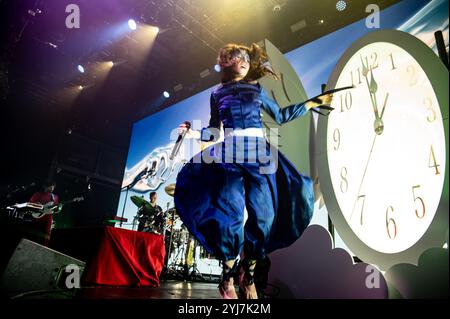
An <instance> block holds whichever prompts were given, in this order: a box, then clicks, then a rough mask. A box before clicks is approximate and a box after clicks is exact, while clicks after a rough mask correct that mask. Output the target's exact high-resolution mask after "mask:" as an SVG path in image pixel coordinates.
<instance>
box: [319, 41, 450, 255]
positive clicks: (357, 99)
mask: <svg viewBox="0 0 450 319" xmlns="http://www.w3.org/2000/svg"><path fill="white" fill-rule="evenodd" d="M363 65H364V66H363ZM352 84H353V85H354V86H355V88H354V89H351V90H347V91H342V92H339V93H337V94H336V95H335V98H334V100H333V103H332V105H331V106H332V107H334V108H335V110H334V111H333V112H331V114H330V115H329V118H328V125H327V155H328V166H329V167H328V168H329V173H330V177H331V182H332V185H333V190H334V193H335V197H336V199H337V203H338V205H339V208H340V211H341V212H342V214H343V215H344V218H345V220H346V221H347V223H348V225H349V226H350V228H351V230H352V231H353V232H354V233H355V234H356V236H358V238H359V239H360V240H362V241H363V242H364V243H365V244H366V245H367V246H369V247H370V248H372V249H374V250H376V251H379V252H382V253H388V254H389V253H398V252H401V251H404V250H406V249H408V248H409V247H411V246H412V245H414V244H415V243H416V242H417V241H418V240H419V239H420V238H421V237H422V236H423V235H424V233H425V232H426V230H427V228H428V227H429V226H430V224H431V222H432V220H433V217H434V214H435V212H436V209H437V207H438V204H439V201H440V198H441V194H442V188H443V183H444V176H445V173H446V172H445V167H446V163H445V161H446V156H445V154H446V153H445V133H444V127H443V123H442V115H441V111H440V107H439V104H438V100H437V98H436V95H435V92H434V90H433V87H432V85H431V83H430V81H429V79H428V78H427V76H426V74H425V72H424V70H423V69H422V67H421V66H420V65H419V63H418V62H417V61H416V60H415V59H414V58H413V57H412V56H411V55H410V54H409V53H408V52H407V51H405V50H404V49H402V48H400V47H399V46H396V45H394V44H391V43H388V42H375V43H372V44H369V45H367V46H365V47H363V48H361V49H360V50H359V51H357V52H356V53H355V54H354V55H353V56H352V57H351V58H350V59H349V60H348V62H347V64H346V65H345V67H344V68H343V70H342V71H341V73H340V75H339V77H338V80H337V83H336V85H335V87H344V86H349V85H352ZM371 92H372V93H371Z"/></svg>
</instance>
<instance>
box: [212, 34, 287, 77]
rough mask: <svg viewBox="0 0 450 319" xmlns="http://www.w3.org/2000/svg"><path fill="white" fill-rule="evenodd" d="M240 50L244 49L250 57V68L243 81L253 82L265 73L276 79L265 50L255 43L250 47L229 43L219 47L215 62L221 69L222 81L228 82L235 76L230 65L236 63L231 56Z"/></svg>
mask: <svg viewBox="0 0 450 319" xmlns="http://www.w3.org/2000/svg"><path fill="white" fill-rule="evenodd" d="M241 50H244V51H246V52H247V53H248V55H249V57H250V68H249V71H248V73H247V75H246V76H245V78H244V79H243V80H244V81H246V82H254V81H256V80H258V79H259V78H262V77H263V76H266V75H271V76H273V77H274V78H275V79H278V76H277V75H276V74H275V72H274V71H273V70H272V69H271V68H270V64H269V59H268V57H267V54H266V52H265V51H264V50H263V49H262V48H261V47H259V46H258V45H257V44H256V43H253V44H252V45H251V47H248V46H245V45H240V44H235V43H230V44H227V45H225V46H224V47H222V48H221V49H220V51H219V56H218V57H217V63H218V64H219V66H220V68H221V71H222V78H221V81H222V83H225V82H228V81H230V80H232V79H233V78H234V77H235V76H236V74H235V73H234V71H233V70H232V66H233V65H234V63H236V60H235V59H234V58H233V57H235V56H236V55H238V54H239V53H240V51H241Z"/></svg>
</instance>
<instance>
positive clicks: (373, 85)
mask: <svg viewBox="0 0 450 319" xmlns="http://www.w3.org/2000/svg"><path fill="white" fill-rule="evenodd" d="M360 59H361V63H362V75H363V76H364V79H365V80H366V84H367V89H368V90H369V95H370V101H371V102H372V108H373V112H374V114H375V120H377V119H379V118H380V117H379V115H378V107H377V102H376V97H375V94H376V92H377V90H378V85H377V82H375V79H374V77H373V72H372V70H370V74H371V76H372V79H371V81H370V84H369V80H368V79H367V76H368V75H369V68H368V66H367V67H366V65H365V64H364V61H363V58H362V56H360Z"/></svg>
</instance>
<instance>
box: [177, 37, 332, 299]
mask: <svg viewBox="0 0 450 319" xmlns="http://www.w3.org/2000/svg"><path fill="white" fill-rule="evenodd" d="M218 62H219V65H220V67H221V80H222V81H221V82H222V83H221V84H220V85H219V86H218V87H217V88H216V89H215V90H214V91H213V92H212V94H211V99H210V101H211V118H210V121H209V126H208V127H206V128H203V129H202V130H201V131H194V130H188V128H187V126H186V124H184V123H183V124H181V125H180V126H179V128H178V131H179V133H183V132H185V131H186V130H188V131H187V132H185V133H186V134H187V135H188V137H191V138H192V137H193V138H200V139H201V140H202V141H215V140H217V139H218V138H219V129H220V128H221V126H222V127H223V130H224V131H225V134H224V141H223V142H222V143H216V144H214V145H212V146H210V147H208V148H206V149H204V150H203V151H202V152H201V153H199V154H197V155H196V156H194V157H193V158H192V159H191V160H190V161H189V162H188V163H186V165H185V166H184V167H183V168H182V170H181V171H180V173H179V174H178V176H177V182H176V188H175V189H176V191H175V207H176V209H177V212H178V214H179V215H180V217H181V219H182V220H183V223H184V224H185V225H186V227H187V228H188V229H189V231H190V232H191V233H192V234H193V235H194V236H195V237H196V238H197V240H198V241H199V242H200V243H201V244H202V245H203V246H204V247H205V248H206V250H207V251H209V252H210V253H212V254H213V255H215V256H216V257H217V258H218V259H220V260H222V261H223V274H222V281H221V283H220V285H219V291H220V293H221V295H222V297H223V298H232V299H236V298H237V294H236V291H235V288H234V279H233V277H234V275H235V274H236V272H237V270H238V269H237V267H238V266H237V265H238V263H237V262H236V261H237V259H238V258H239V257H240V256H241V255H243V256H242V258H241V263H240V266H241V267H240V268H241V269H240V277H239V285H240V287H241V289H242V291H243V298H246V299H255V298H258V295H257V291H256V288H255V284H254V278H253V276H254V270H255V266H256V262H257V261H258V260H261V259H263V258H264V257H265V255H266V254H267V253H270V252H272V251H274V250H276V249H279V248H283V247H287V246H289V245H291V244H292V243H293V242H294V241H296V240H297V239H298V238H299V237H300V235H301V234H302V232H303V231H304V229H305V228H306V227H307V226H308V224H309V222H310V220H311V217H312V214H313V206H314V193H313V183H312V181H311V179H310V178H309V177H307V176H304V175H302V174H300V173H299V172H298V171H297V170H296V168H295V167H294V166H293V164H292V163H291V162H290V161H289V160H288V159H287V158H286V157H285V156H284V155H283V154H282V153H281V152H279V151H278V150H277V149H276V148H275V147H273V146H272V145H270V144H269V143H268V142H267V141H266V139H265V137H264V133H263V129H262V127H263V125H262V121H261V113H260V109H261V108H262V109H264V110H265V111H266V112H267V113H268V114H269V115H270V116H271V117H272V118H273V119H274V120H275V121H276V122H277V123H278V124H280V125H281V124H284V123H286V122H289V121H292V120H294V119H296V118H297V117H300V116H302V115H304V114H306V113H307V112H308V110H310V109H311V108H323V109H327V110H330V109H331V108H330V107H329V104H330V103H331V101H332V94H328V95H322V96H320V97H319V98H318V99H317V98H316V99H314V100H308V101H305V102H303V103H299V104H294V105H291V106H288V107H286V108H280V107H279V105H278V104H277V103H276V102H275V101H273V100H272V99H271V98H270V97H269V96H268V94H267V92H266V91H265V90H264V89H263V88H262V87H261V86H260V85H259V83H258V82H257V79H259V78H260V77H262V76H264V75H267V74H271V75H273V76H275V77H276V75H275V74H274V73H273V72H272V70H271V69H270V67H268V59H267V55H266V54H265V52H264V51H263V50H262V49H261V48H260V47H258V46H257V45H256V44H252V46H251V47H246V46H242V45H236V44H228V45H226V46H224V47H223V48H222V49H221V50H220V52H219V57H218ZM299 134H301V132H299ZM245 210H246V211H247V220H246V221H245V222H244V219H245V216H244V211H245Z"/></svg>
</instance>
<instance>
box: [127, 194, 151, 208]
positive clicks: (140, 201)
mask: <svg viewBox="0 0 450 319" xmlns="http://www.w3.org/2000/svg"><path fill="white" fill-rule="evenodd" d="M130 199H131V201H132V202H133V204H135V205H136V206H137V207H141V206H144V205H145V204H146V203H148V202H147V201H146V200H145V199H143V198H142V197H140V196H131V197H130Z"/></svg>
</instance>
